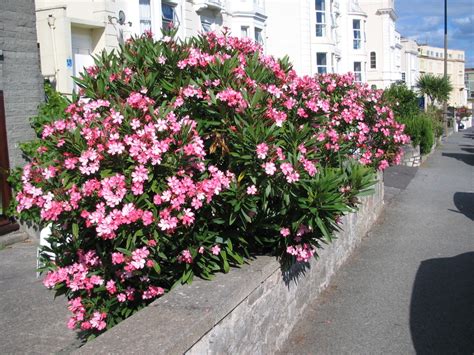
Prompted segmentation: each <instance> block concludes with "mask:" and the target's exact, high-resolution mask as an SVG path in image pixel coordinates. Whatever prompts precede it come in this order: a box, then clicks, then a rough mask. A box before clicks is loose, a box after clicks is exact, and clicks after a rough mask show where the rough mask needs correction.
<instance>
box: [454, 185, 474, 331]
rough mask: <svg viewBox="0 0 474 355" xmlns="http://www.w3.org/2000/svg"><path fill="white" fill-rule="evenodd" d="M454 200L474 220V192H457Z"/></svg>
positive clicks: (463, 212)
mask: <svg viewBox="0 0 474 355" xmlns="http://www.w3.org/2000/svg"><path fill="white" fill-rule="evenodd" d="M453 200H454V205H455V206H456V208H457V209H458V211H459V213H462V214H463V215H465V216H466V217H467V218H470V219H471V220H473V221H474V192H456V193H455V194H454V196H453ZM451 211H454V210H451ZM458 211H454V212H458ZM473 272H474V270H473ZM473 297H474V295H473ZM473 336H474V334H473Z"/></svg>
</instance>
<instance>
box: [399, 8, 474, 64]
mask: <svg viewBox="0 0 474 355" xmlns="http://www.w3.org/2000/svg"><path fill="white" fill-rule="evenodd" d="M395 7H396V11H397V15H398V20H397V25H396V27H397V30H398V31H399V32H400V33H401V35H402V36H403V37H409V38H412V39H415V40H417V41H418V43H428V44H429V45H432V46H436V47H443V46H444V42H443V41H444V0H395ZM448 48H449V49H462V50H464V51H465V52H466V68H468V67H469V68H474V0H448Z"/></svg>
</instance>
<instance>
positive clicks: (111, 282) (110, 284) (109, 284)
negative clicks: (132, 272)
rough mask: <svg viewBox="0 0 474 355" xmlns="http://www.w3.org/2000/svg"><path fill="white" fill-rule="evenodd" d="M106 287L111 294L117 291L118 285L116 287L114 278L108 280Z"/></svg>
mask: <svg viewBox="0 0 474 355" xmlns="http://www.w3.org/2000/svg"><path fill="white" fill-rule="evenodd" d="M105 288H106V289H107V291H108V292H109V293H110V294H111V295H113V294H114V293H116V292H117V287H115V281H114V280H109V281H107V284H106V286H105Z"/></svg>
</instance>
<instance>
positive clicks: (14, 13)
mask: <svg viewBox="0 0 474 355" xmlns="http://www.w3.org/2000/svg"><path fill="white" fill-rule="evenodd" d="M0 50H2V52H3V56H4V59H3V60H0V90H3V92H4V99H5V115H6V125H7V137H8V152H9V156H10V167H12V168H13V167H15V166H21V165H23V164H24V160H23V159H22V156H21V151H20V149H19V146H18V145H19V143H21V142H24V141H26V140H29V139H31V138H33V137H34V132H33V130H32V129H31V128H30V125H29V118H30V117H32V116H34V115H36V113H37V107H38V105H39V103H40V102H41V101H43V100H44V91H43V78H42V76H41V73H40V62H39V53H38V46H37V39H36V16H35V3H34V0H1V1H0Z"/></svg>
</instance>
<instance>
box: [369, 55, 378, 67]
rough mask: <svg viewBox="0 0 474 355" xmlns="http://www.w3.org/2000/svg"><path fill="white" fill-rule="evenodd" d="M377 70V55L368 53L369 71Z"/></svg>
mask: <svg viewBox="0 0 474 355" xmlns="http://www.w3.org/2000/svg"><path fill="white" fill-rule="evenodd" d="M375 68H377V54H376V53H375V52H370V69H375Z"/></svg>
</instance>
